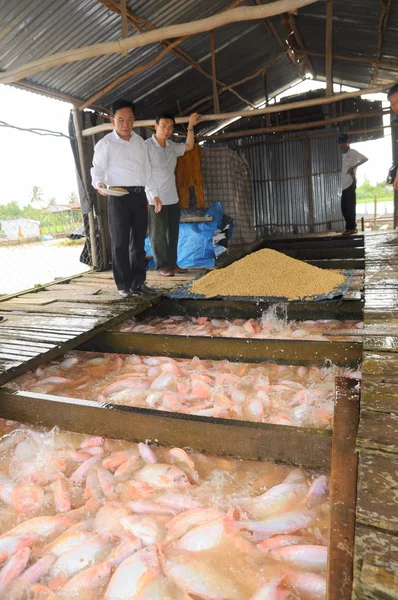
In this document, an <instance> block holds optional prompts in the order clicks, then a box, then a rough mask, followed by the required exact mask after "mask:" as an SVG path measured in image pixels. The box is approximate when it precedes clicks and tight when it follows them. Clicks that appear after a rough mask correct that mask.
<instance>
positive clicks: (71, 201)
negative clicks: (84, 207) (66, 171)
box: [68, 192, 79, 204]
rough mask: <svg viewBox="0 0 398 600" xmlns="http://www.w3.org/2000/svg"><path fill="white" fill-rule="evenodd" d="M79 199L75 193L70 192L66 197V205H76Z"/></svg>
mask: <svg viewBox="0 0 398 600" xmlns="http://www.w3.org/2000/svg"><path fill="white" fill-rule="evenodd" d="M78 203H79V198H78V197H77V194H76V193H75V192H71V193H70V194H69V196H68V204H78Z"/></svg>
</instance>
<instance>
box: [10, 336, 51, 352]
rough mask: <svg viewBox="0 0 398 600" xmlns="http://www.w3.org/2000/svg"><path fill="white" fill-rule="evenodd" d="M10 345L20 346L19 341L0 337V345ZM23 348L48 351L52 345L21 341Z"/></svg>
mask: <svg viewBox="0 0 398 600" xmlns="http://www.w3.org/2000/svg"><path fill="white" fill-rule="evenodd" d="M4 343H7V344H10V345H11V346H17V347H19V346H21V343H22V342H21V341H20V340H18V339H9V338H7V339H6V338H2V337H1V336H0V344H4ZM23 347H24V348H42V349H48V348H52V347H53V344H48V343H44V342H31V341H28V340H23Z"/></svg>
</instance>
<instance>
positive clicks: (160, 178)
mask: <svg viewBox="0 0 398 600" xmlns="http://www.w3.org/2000/svg"><path fill="white" fill-rule="evenodd" d="M145 146H146V147H147V150H148V157H149V162H150V163H151V167H152V176H153V179H154V182H155V185H156V188H157V190H158V192H159V198H160V199H161V201H162V204H163V205H164V206H168V205H170V204H177V203H178V201H179V198H178V193H177V187H176V175H175V169H176V164H177V158H178V157H179V156H183V155H184V154H185V150H186V146H185V144H176V143H175V142H173V141H172V140H166V146H165V147H163V146H161V145H160V144H159V142H158V141H157V139H156V137H155V136H154V135H153V136H152V137H151V138H148V139H147V140H145ZM145 191H146V196H147V199H148V202H149V204H153V196H152V194H151V192H150V190H148V189H145Z"/></svg>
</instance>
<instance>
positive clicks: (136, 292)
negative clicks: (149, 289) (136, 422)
mask: <svg viewBox="0 0 398 600" xmlns="http://www.w3.org/2000/svg"><path fill="white" fill-rule="evenodd" d="M142 294H143V292H142V291H141V288H136V289H133V288H131V290H130V291H129V296H130V298H132V297H136V296H142Z"/></svg>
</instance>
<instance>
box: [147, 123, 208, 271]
mask: <svg viewBox="0 0 398 600" xmlns="http://www.w3.org/2000/svg"><path fill="white" fill-rule="evenodd" d="M199 121H200V116H199V115H198V114H197V113H193V114H192V115H191V116H190V117H189V122H188V135H187V139H186V142H185V144H176V143H175V142H173V141H171V140H169V137H170V136H171V134H172V133H173V129H174V124H175V120H174V117H173V116H172V115H169V114H166V113H164V114H161V115H159V116H158V117H157V118H156V124H155V134H154V135H153V136H152V137H151V138H149V139H148V140H146V141H145V144H146V147H147V149H148V156H149V162H150V163H151V167H152V175H153V179H154V182H155V186H156V189H157V190H158V192H159V194H160V197H161V198H162V208H161V210H160V211H159V210H157V206H156V202H155V198H154V197H153V191H152V190H151V189H150V188H149V187H147V188H146V194H147V198H148V202H149V237H150V239H151V246H152V250H153V254H154V257H155V260H156V265H157V270H158V274H159V275H162V276H163V277H173V276H174V274H175V273H186V272H187V269H182V268H181V267H179V266H178V265H177V246H178V233H179V228H180V214H181V209H180V205H179V199H178V194H177V188H176V181H175V168H176V164H177V158H178V157H179V156H183V154H185V152H189V151H190V150H193V148H194V145H195V135H194V127H195V125H196V124H197V123H199Z"/></svg>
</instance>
